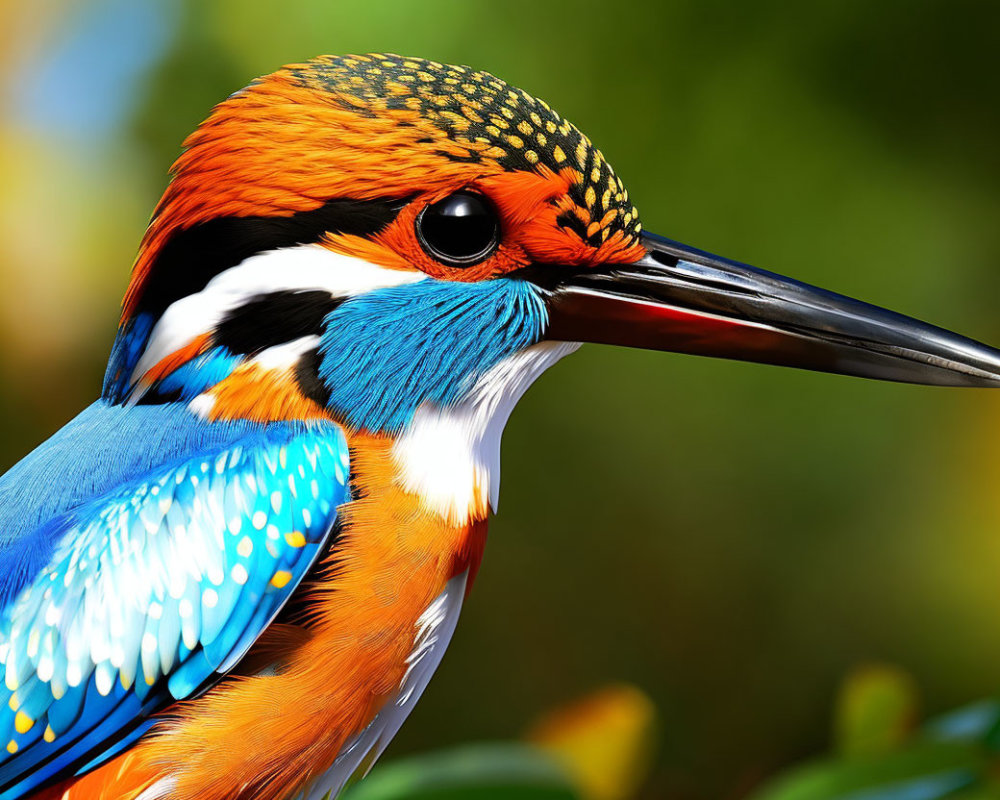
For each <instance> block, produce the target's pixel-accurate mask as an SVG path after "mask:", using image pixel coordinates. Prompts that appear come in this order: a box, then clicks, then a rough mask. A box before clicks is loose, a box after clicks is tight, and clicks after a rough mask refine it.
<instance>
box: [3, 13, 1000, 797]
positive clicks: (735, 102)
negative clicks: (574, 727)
mask: <svg viewBox="0 0 1000 800" xmlns="http://www.w3.org/2000/svg"><path fill="white" fill-rule="evenodd" d="M373 50H378V51H395V52H399V53H403V54H406V55H419V56H424V57H428V58H432V59H436V60H439V61H445V62H460V63H464V64H470V65H473V66H475V67H477V68H482V69H487V70H490V71H492V72H495V73H496V74H498V75H500V76H501V77H503V78H504V79H506V80H508V81H510V82H511V83H513V84H515V85H519V86H522V87H524V88H525V89H527V90H528V91H530V92H533V93H535V94H537V95H539V96H541V97H543V98H545V99H546V100H548V101H549V102H550V103H551V104H552V105H553V106H554V107H555V108H557V109H559V111H560V112H561V113H563V114H565V115H566V116H567V117H569V118H570V119H572V120H573V121H574V122H576V123H577V124H578V125H579V126H580V127H581V128H582V129H583V130H584V131H586V132H587V133H588V134H589V135H590V137H591V138H592V139H593V140H594V141H595V142H596V143H597V144H598V145H599V146H600V147H601V148H602V150H603V151H604V153H605V155H606V156H607V157H608V159H609V160H610V161H611V163H613V164H614V165H615V167H616V170H617V171H618V173H619V174H620V175H621V176H622V178H623V180H624V181H625V182H626V184H627V185H628V187H629V191H630V193H631V195H632V196H633V198H634V200H635V202H636V205H637V206H638V207H639V209H640V211H641V213H642V215H643V222H644V225H645V227H646V228H647V229H649V230H652V231H656V232H659V233H663V234H665V235H668V236H670V237H672V238H676V239H680V240H682V241H686V242H689V243H691V244H695V245H698V246H701V247H703V248H705V249H709V250H712V251H714V252H718V253H722V254H725V255H728V256H730V257H733V258H737V259H740V260H743V261H747V262H750V263H753V264H757V265H760V266H765V267H768V268H770V269H773V270H776V271H778V272H782V273H785V274H790V275H793V276H795V277H797V278H800V279H802V280H806V281H809V282H812V283H818V284H820V285H823V286H827V287H829V288H832V289H836V290H839V291H842V292H845V293H847V294H851V295H854V296H858V297H861V298H864V299H867V300H870V301H873V302H876V303H880V304H884V305H888V306H891V307H893V308H895V309H898V310H900V311H903V312H906V313H910V314H913V315H915V316H918V317H921V318H925V319H928V320H931V321H934V322H936V323H938V324H941V325H943V326H945V327H949V328H952V329H955V330H958V331H959V332H962V333H966V334H968V335H971V336H974V337H976V338H981V339H984V340H986V341H992V342H994V343H1000V314H998V312H997V309H996V305H997V302H998V300H1000V269H998V265H1000V224H998V220H1000V214H998V211H1000V148H998V146H997V145H998V133H1000V92H998V87H1000V68H998V66H997V60H996V59H997V55H996V54H997V52H998V51H1000V4H997V3H995V2H973V1H971V0H949V1H948V2H944V1H942V2H920V0H877V1H873V0H829V1H828V2H814V3H803V2H796V1H795V0H780V1H779V0H763V1H762V2H757V3H746V2H721V1H720V0H684V1H683V2H681V1H673V0H667V1H666V2H661V1H658V0H648V1H647V2H618V3H582V2H576V3H540V2H537V0H536V2H504V3H493V4H486V3H475V2H426V0H425V1H424V2H381V3H360V2H355V3H345V2H339V0H336V1H335V0H281V1H280V2H247V0H187V1H186V2H185V1H184V0H92V2H79V1H78V2H70V0H31V1H30V2H29V1H28V0H7V1H6V2H0V81H2V83H0V90H2V118H0V275H2V277H3V291H2V292H0V335H2V337H3V342H4V344H3V346H2V347H0V376H2V380H3V389H2V392H0V415H2V418H3V425H2V429H0V465H2V466H3V467H7V466H9V465H10V464H12V463H14V462H15V461H16V460H17V459H18V458H19V457H20V456H21V455H23V454H24V453H25V452H26V451H27V450H28V449H30V448H31V447H32V446H34V445H35V444H37V443H38V442H39V441H41V440H42V439H44V438H45V437H47V436H48V435H49V434H51V433H52V432H53V431H54V430H55V429H56V428H57V427H58V426H59V425H60V424H62V423H63V422H65V421H66V420H68V419H69V418H70V417H71V416H73V415H74V414H75V413H76V412H77V411H78V410H80V409H81V408H82V407H83V406H84V405H85V404H86V403H88V402H90V401H91V400H92V399H93V398H94V397H95V396H96V395H97V393H98V391H99V386H100V379H101V376H102V371H103V363H104V360H105V358H106V355H107V351H108V349H109V347H110V343H111V340H112V338H113V334H114V329H115V323H116V317H117V308H118V302H119V299H120V297H121V294H122V292H123V290H124V287H125V285H126V281H127V276H128V269H129V265H130V263H131V259H132V256H133V254H134V251H135V248H136V245H137V243H138V240H139V238H140V236H141V234H142V231H143V228H144V225H145V222H146V220H147V217H148V214H149V211H150V210H151V209H152V206H153V204H154V203H155V201H156V199H157V197H158V195H159V193H160V192H161V191H162V189H163V187H164V185H165V183H166V169H167V167H168V165H169V163H170V162H171V160H172V159H173V158H174V157H175V156H176V155H177V154H178V152H179V144H180V142H181V140H182V138H183V137H184V135H185V134H186V133H188V132H189V131H190V130H191V129H192V128H193V127H194V126H195V125H196V124H197V123H198V122H199V121H200V120H201V119H202V118H203V117H204V116H205V115H206V113H207V112H208V110H209V108H210V107H211V105H212V104H213V103H214V102H217V101H218V100H220V99H222V98H224V97H225V96H226V95H228V94H229V93H231V92H233V91H235V90H236V89H238V88H240V87H241V86H243V85H244V84H246V83H247V82H248V81H249V80H251V79H252V78H253V77H254V76H256V75H258V74H260V73H264V72H268V71H270V70H272V69H274V68H276V67H277V66H279V65H281V64H283V63H286V62H290V61H297V60H302V59H305V58H308V57H310V56H313V55H317V54H320V53H346V52H367V51H373ZM997 441H1000V394H993V393H988V392H976V391H961V390H941V389H932V388H923V387H909V386H895V385H884V384H876V383H872V382H867V381H862V380H856V379H848V378H840V377H832V376H827V375H816V374H809V373H799V372H793V371H782V370H779V369H775V368H770V367H761V366H749V365H744V364H733V363H725V362H714V361H709V360H699V359H694V358H689V357H682V356H673V355H662V354H651V353H645V352H631V351H624V350H621V351H618V350H612V349H608V348H600V347H594V346H590V347H588V348H585V349H584V350H583V351H581V353H579V354H578V355H577V356H574V357H573V358H571V359H568V360H567V361H566V362H565V363H563V364H562V365H560V366H559V367H558V368H556V369H555V370H553V371H552V373H551V374H549V375H548V376H546V378H545V379H543V380H542V381H541V382H540V383H539V385H538V386H537V387H536V388H535V389H533V390H532V392H531V393H529V395H528V396H527V397H526V398H525V400H524V401H523V402H522V403H521V405H520V407H519V409H518V410H517V412H516V413H515V414H514V417H513V419H512V420H511V423H510V425H509V427H508V431H507V435H506V438H505V446H504V452H503V456H504V473H503V474H504V480H503V493H502V502H501V513H500V515H499V517H498V518H497V519H496V520H495V522H494V523H493V525H492V527H491V539H490V544H489V547H488V549H487V557H486V561H485V563H484V568H483V570H482V573H481V575H480V578H479V582H478V585H477V587H476V591H475V592H474V593H473V596H472V599H471V601H470V602H469V604H468V605H467V607H466V611H465V613H464V616H463V621H462V625H461V626H460V628H459V633H458V635H457V636H456V638H455V640H454V642H453V644H452V646H451V649H450V652H449V654H448V656H447V658H446V659H445V661H444V664H443V666H442V667H441V669H440V671H439V675H438V677H437V679H436V680H435V681H434V682H433V683H432V685H431V687H430V689H429V690H428V692H427V694H426V696H425V698H424V700H423V701H422V702H421V704H420V705H419V707H418V709H417V711H416V712H415V713H414V715H413V717H412V718H411V720H410V721H409V723H408V724H407V725H406V726H405V728H404V730H403V732H402V733H401V735H400V736H399V737H398V739H397V741H396V743H395V744H394V745H393V747H392V749H391V750H390V754H396V755H400V754H404V753H407V752H411V751H416V750H426V749H430V748H434V747H439V746H442V745H447V744H452V743H457V742H465V741H471V740H479V739H484V738H498V737H507V736H512V735H515V734H517V732H518V731H520V730H521V729H522V728H523V727H524V726H525V724H526V722H527V721H528V720H530V719H531V718H532V717H533V716H534V715H536V714H537V713H538V712H539V711H540V710H541V709H543V708H546V707H548V706H551V705H553V704H558V703H560V702H562V701H565V700H568V699H569V698H572V697H574V696H576V695H579V694H581V693H585V692H587V691H588V690H590V689H592V688H594V687H597V686H600V685H603V684H606V683H608V682H611V681H628V682H630V683H632V684H634V685H637V686H639V687H641V688H642V689H643V690H645V691H646V692H647V693H648V694H649V695H650V696H651V697H652V699H653V701H654V703H655V705H656V707H657V709H658V712H659V715H660V718H661V724H660V730H661V734H662V735H661V741H660V743H659V749H658V754H657V767H656V771H655V774H654V776H653V778H652V780H651V782H650V783H649V785H648V787H647V789H646V793H647V796H649V797H661V796H667V797H674V798H716V797H725V798H728V797H740V796H742V795H744V794H746V793H747V792H748V791H750V790H751V789H752V788H753V787H754V786H756V785H758V784H759V782H760V781H762V780H763V779H765V778H766V777H768V776H770V775H772V774H773V773H775V772H776V771H778V770H779V769H781V768H782V767H783V766H784V765H787V764H789V763H792V762H795V761H797V760H799V759H801V758H802V757H804V756H807V755H809V754H812V753H815V752H819V751H821V750H823V749H824V748H825V747H826V746H827V738H828V718H829V714H830V704H831V698H832V697H833V695H834V693H835V688H836V686H837V684H838V681H839V679H840V677H841V676H842V675H843V674H844V673H845V671H847V670H849V669H851V668H852V667H853V666H855V665H856V664H858V663H864V662H869V661H888V662H892V663H895V664H898V665H900V666H902V667H903V668H905V669H906V670H907V671H908V672H909V673H910V674H912V675H913V676H914V677H915V679H916V681H917V682H918V683H919V685H920V686H921V687H922V692H923V697H924V703H925V710H927V711H931V712H933V711H937V710H942V709H946V708H949V707H951V706H954V705H957V704H960V703H963V702H966V701H968V700H971V699H974V698H978V697H981V696H985V695H989V694H992V693H995V692H996V691H997V689H998V687H1000V620H998V612H1000V581H998V575H1000V505H998V496H997V485H998V481H1000V454H997V453H996V452H995V450H996V447H995V444H996V442H997Z"/></svg>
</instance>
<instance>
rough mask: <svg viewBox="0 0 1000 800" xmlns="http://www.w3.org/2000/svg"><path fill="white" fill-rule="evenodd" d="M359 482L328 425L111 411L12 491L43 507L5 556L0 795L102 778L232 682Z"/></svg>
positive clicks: (49, 451)
mask: <svg viewBox="0 0 1000 800" xmlns="http://www.w3.org/2000/svg"><path fill="white" fill-rule="evenodd" d="M133 426H135V427H133ZM140 429H141V431H140ZM348 473H349V464H348V450H347V445H346V442H345V440H344V438H343V435H342V433H341V432H340V429H339V428H338V427H337V426H336V425H333V424H332V423H325V424H314V425H310V426H307V425H306V424H304V423H272V424H270V425H266V426H265V425H254V424H251V423H239V424H235V423H234V424H208V423H204V422H201V421H199V420H197V419H196V418H194V417H193V416H192V415H191V414H190V412H188V411H187V410H186V409H183V408H179V407H178V408H171V407H167V406H159V407H135V408H131V409H123V408H110V407H108V406H105V405H103V404H97V405H96V406H93V407H92V408H91V409H88V411H87V412H84V414H82V415H81V416H80V417H78V418H77V419H76V420H74V422H72V423H70V425H69V426H67V428H66V429H64V430H63V431H62V432H60V433H59V434H57V435H56V436H55V437H53V439H52V440H50V441H49V442H48V443H46V444H45V445H43V446H42V447H41V448H39V450H37V451H36V452H35V453H33V454H32V455H31V456H29V458H28V459H25V461H23V462H21V464H19V465H18V466H17V467H15V468H14V469H13V470H11V472H10V473H8V475H7V476H5V477H4V478H3V479H2V480H0V491H5V492H6V496H7V499H10V500H11V501H14V499H15V491H16V487H17V486H19V485H20V486H22V487H23V486H30V487H31V488H30V489H29V490H28V491H29V492H30V494H29V496H32V497H33V498H34V503H33V506H34V507H33V508H32V509H28V508H27V507H25V508H22V514H24V515H26V516H32V515H33V517H32V519H27V520H24V521H22V522H21V524H20V525H19V526H18V527H16V528H15V527H12V528H11V529H10V530H9V531H8V530H4V532H3V538H2V541H0V548H2V549H0V563H3V564H4V565H5V566H7V567H8V569H6V570H3V573H2V574H3V575H4V577H3V579H2V580H3V586H2V589H3V591H4V597H5V598H6V602H5V605H4V606H3V608H2V609H0V668H2V676H3V686H2V687H0V736H2V737H4V738H3V739H2V740H0V756H2V758H0V797H7V796H19V795H20V794H22V793H24V792H27V791H30V790H32V789H34V788H37V787H39V786H42V785H44V784H45V783H46V782H47V781H49V780H50V779H52V778H54V777H55V776H57V775H59V774H65V773H66V772H67V771H69V772H70V773H72V772H73V771H74V770H78V769H80V768H81V765H84V764H86V765H87V766H88V767H90V766H93V765H94V764H95V763H99V762H100V761H101V760H103V759H105V758H107V757H109V756H110V755H112V754H113V753H114V752H116V748H118V747H121V746H122V745H121V741H122V739H123V737H124V738H125V739H127V740H130V741H131V740H134V738H135V737H136V736H138V735H140V734H141V733H142V732H143V731H144V730H145V727H144V726H145V725H146V724H147V722H148V717H149V715H150V714H151V713H153V712H154V711H156V710H158V709H160V708H163V707H164V706H166V705H168V704H169V703H171V702H173V701H174V700H177V699H182V698H185V697H190V696H191V695H192V694H194V693H196V692H198V691H201V690H202V689H203V688H204V687H205V686H206V685H209V684H211V683H212V682H214V681H215V680H217V679H218V677H220V676H221V674H224V673H225V672H226V671H228V670H229V669H231V668H232V667H233V666H234V665H235V664H236V663H237V662H238V661H239V660H240V658H241V657H242V655H243V654H244V653H245V652H246V650H247V649H248V648H249V647H250V646H251V645H252V644H253V642H254V641H255V640H256V638H257V637H258V636H259V635H260V634H261V632H263V630H264V629H265V628H266V627H267V625H268V624H270V621H271V620H272V619H273V618H274V615H275V614H276V613H277V612H278V611H279V610H280V608H281V607H282V605H283V604H284V603H285V602H286V601H287V599H288V598H289V597H290V595H291V593H292V592H293V591H294V589H295V588H296V587H297V585H298V584H299V582H300V581H301V579H302V578H303V576H304V575H305V574H306V573H307V571H308V569H309V567H310V566H311V565H312V564H313V563H314V562H315V560H316V558H317V557H318V556H319V555H320V554H321V553H322V552H323V551H324V548H325V547H326V545H327V543H328V538H329V535H330V532H331V530H332V528H333V525H334V522H335V519H336V514H337V507H338V506H339V505H340V504H342V503H344V502H346V500H347V499H348V489H347V476H348ZM74 479H75V480H76V481H77V482H78V486H77V487H76V488H63V490H62V491H59V490H58V488H59V487H67V485H68V484H69V481H70V480H74ZM46 484H48V485H51V487H52V489H53V491H52V494H53V495H54V497H52V498H48V505H47V506H46V508H47V509H48V511H47V512H46V511H41V510H38V509H37V505H38V499H39V498H41V497H43V496H44V494H43V493H41V492H39V491H38V489H39V487H40V486H42V485H46ZM69 485H70V486H72V484H69ZM29 512H30V513H29ZM3 513H4V514H5V516H6V519H7V522H9V523H13V518H12V517H10V516H7V515H9V514H11V510H10V509H9V508H4V509H3ZM43 513H51V514H53V516H52V518H51V519H50V520H46V521H44V522H42V523H41V524H40V525H36V527H35V528H34V529H32V528H31V527H30V525H31V523H32V521H37V519H38V517H39V516H40V515H41V514H43ZM11 575H13V576H14V577H10V576H11ZM4 748H6V749H5V750H4Z"/></svg>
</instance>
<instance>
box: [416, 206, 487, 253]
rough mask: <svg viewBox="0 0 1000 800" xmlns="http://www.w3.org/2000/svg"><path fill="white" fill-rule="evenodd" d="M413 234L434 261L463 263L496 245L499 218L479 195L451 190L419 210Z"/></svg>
mask: <svg viewBox="0 0 1000 800" xmlns="http://www.w3.org/2000/svg"><path fill="white" fill-rule="evenodd" d="M417 238H419V239H420V244H421V245H422V246H423V248H424V250H426V251H427V253H428V254H429V255H430V256H432V257H434V258H436V259H437V260H438V261H442V262H444V263H445V264H449V265H451V266H453V267H467V266H469V265H471V264H476V263H478V262H480V261H482V260H483V259H484V258H486V257H487V256H489V255H490V254H491V253H492V252H493V251H494V250H496V249H497V245H498V244H499V243H500V220H499V219H498V218H497V213H496V211H495V210H494V208H493V206H492V205H490V203H489V201H488V200H487V199H486V198H485V197H483V196H482V195H480V194H474V193H473V192H455V194H453V195H449V196H448V197H446V198H444V200H439V201H438V202H436V203H434V204H433V205H430V206H427V207H426V208H425V209H424V210H423V211H421V212H420V216H419V217H417Z"/></svg>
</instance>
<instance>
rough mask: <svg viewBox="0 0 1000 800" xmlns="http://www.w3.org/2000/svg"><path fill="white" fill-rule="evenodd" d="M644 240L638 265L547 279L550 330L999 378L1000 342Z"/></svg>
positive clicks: (826, 367)
mask: <svg viewBox="0 0 1000 800" xmlns="http://www.w3.org/2000/svg"><path fill="white" fill-rule="evenodd" d="M642 244H643V245H644V247H645V249H646V254H645V255H644V256H643V257H642V258H640V259H639V260H638V261H636V262H635V263H633V264H615V265H609V266H606V267H599V268H597V269H594V268H587V269H582V268H581V269H578V270H573V271H572V272H571V273H562V275H556V274H555V273H556V272H558V271H553V272H551V273H549V275H550V276H551V277H548V278H542V279H541V280H539V281H538V283H539V284H540V288H541V289H542V291H543V293H544V295H545V298H546V302H547V305H548V310H549V327H548V329H547V331H546V338H547V339H551V340H558V341H573V342H598V343H603V344H616V345H624V346H627V347H644V348H648V349H652V350H668V351H672V352H677V353H693V354H696V355H702V356H714V357H717V358H733V359H739V360H741V361H757V362H761V363H764V364H778V365H782V366H788V367H799V368H800V369H811V370H818V371H821V372H836V373H841V374H844V375H858V376H862V377H865V378H878V379H881V380H889V381H902V382H906V383H924V384H937V385H941V386H1000V350H995V349H993V348H992V347H987V346H986V345H983V344H980V343H978V342H975V341H973V340H971V339H966V338H965V337H964V336H958V335H957V334H954V333H949V332H948V331H946V330H943V329H941V328H936V327H934V326H932V325H927V324H925V323H923V322H918V321H917V320H915V319H911V318H909V317H905V316H903V315H901V314H896V313H894V312H892V311H887V310H886V309H883V308H879V307H877V306H873V305H869V304H868V303H862V302H860V301H858V300H852V299H850V298H848V297H844V296H842V295H839V294H834V293H832V292H828V291H825V290H823V289H818V288H816V287H814V286H809V285H808V284H805V283H799V282H798V281H795V280H791V279H790V278H784V277H782V276H780V275H775V274H774V273H771V272H766V271H764V270H761V269H756V268H754V267H750V266H747V265H746V264H740V263H738V262H736V261H730V260H728V259H725V258H720V257H719V256H714V255H711V254H710V253H705V252H703V251H701V250H695V249H694V248H691V247H687V246H685V245H682V244H678V243H677V242H673V241H671V240H669V239H664V238H662V237H659V236H653V235H650V234H643V237H642ZM539 272H540V271H539ZM539 272H535V275H534V276H532V277H536V278H537V277H538V275H539Z"/></svg>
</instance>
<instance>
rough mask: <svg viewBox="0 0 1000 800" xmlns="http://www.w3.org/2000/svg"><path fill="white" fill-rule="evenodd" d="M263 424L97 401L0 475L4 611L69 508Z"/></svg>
mask: <svg viewBox="0 0 1000 800" xmlns="http://www.w3.org/2000/svg"><path fill="white" fill-rule="evenodd" d="M259 429H260V426H257V425H254V424H253V423H249V422H233V423H221V424H219V423H217V424H208V423H205V422H203V421H202V420H199V419H198V418H197V417H195V416H194V415H192V414H191V413H190V412H189V411H188V410H187V409H185V408H182V407H180V406H175V405H160V406H135V407H133V408H123V407H121V406H112V405H109V404H107V403H105V402H103V401H101V402H97V403H94V405H92V406H90V407H89V408H88V409H86V410H85V411H84V412H83V413H82V414H80V415H79V416H77V417H76V418H75V419H73V420H72V421H71V422H69V423H68V424H67V425H66V426H65V427H64V428H63V429H62V430H60V431H59V432H58V433H56V434H55V435H54V436H53V437H52V438H51V439H49V440H48V441H46V442H45V443H43V444H42V445H40V446H39V447H38V448H37V449H35V450H34V451H33V452H31V453H30V454H29V455H27V456H26V457H25V458H24V459H22V460H21V461H20V462H18V463H17V464H15V465H14V466H13V467H11V469H10V470H9V471H8V472H7V473H6V474H4V475H3V476H2V477H0V610H2V609H3V608H4V607H5V606H6V605H7V604H8V603H9V602H10V600H11V599H12V598H13V597H14V595H16V594H17V592H18V591H20V590H21V589H22V588H23V587H24V585H25V584H26V583H27V582H28V581H30V580H31V578H33V577H34V575H35V574H36V573H37V572H38V570H39V569H41V567H42V566H43V565H44V563H45V561H46V560H47V559H48V558H49V556H50V554H51V552H52V548H53V546H54V545H55V539H54V537H55V535H56V533H57V532H58V530H59V529H60V527H61V526H62V525H63V520H62V519H60V518H61V517H62V516H63V515H66V514H69V513H70V512H72V511H73V510H74V509H75V508H78V507H79V506H80V505H82V504H83V503H85V502H87V501H88V500H89V499H91V498H94V497H100V496H102V495H104V494H106V493H107V492H110V491H112V490H113V489H115V488H116V487H118V486H122V485H124V484H129V483H131V482H133V481H137V480H140V479H142V478H143V477H144V476H145V475H146V474H147V473H149V472H150V470H152V469H154V468H162V467H164V466H166V465H170V464H171V463H173V462H174V461H175V460H176V459H178V458H183V457H190V456H192V455H195V454H198V453H203V452H204V453H211V452H215V451H218V450H220V449H223V448H226V447H228V446H229V445H231V444H232V443H233V442H236V441H238V440H240V439H242V438H244V437H246V436H248V435H250V434H251V433H252V432H253V431H255V430H259Z"/></svg>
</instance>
